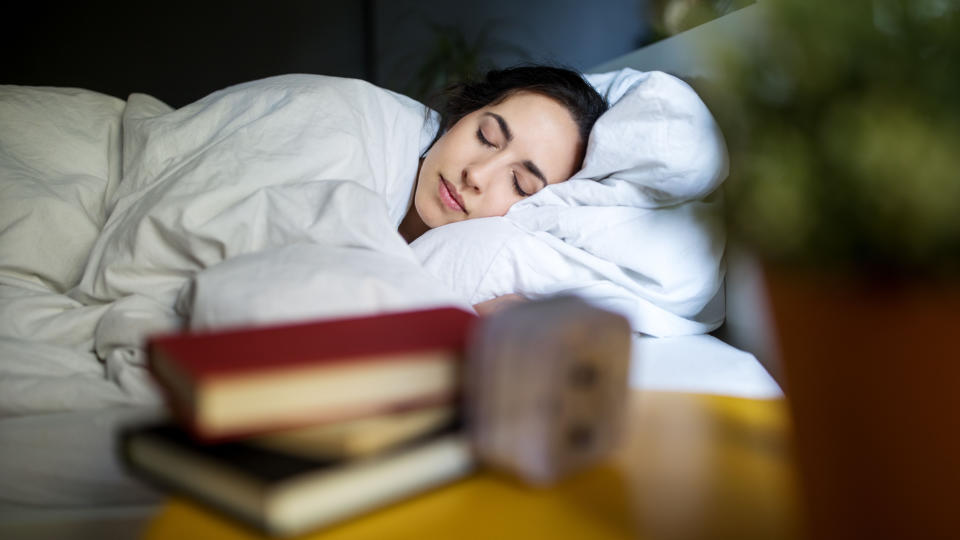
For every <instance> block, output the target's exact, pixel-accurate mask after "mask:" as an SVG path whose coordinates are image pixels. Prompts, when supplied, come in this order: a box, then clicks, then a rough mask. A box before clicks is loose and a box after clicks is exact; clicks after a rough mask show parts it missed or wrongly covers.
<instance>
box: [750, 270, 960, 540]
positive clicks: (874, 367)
mask: <svg viewBox="0 0 960 540" xmlns="http://www.w3.org/2000/svg"><path fill="white" fill-rule="evenodd" d="M765 273H766V281H767V284H768V291H769V294H770V301H771V306H772V311H773V316H774V319H775V325H776V329H777V334H778V336H777V337H778V342H779V350H780V360H781V362H782V368H783V374H784V384H785V392H786V394H787V397H788V400H789V403H790V407H791V414H792V416H793V421H794V424H795V430H796V444H797V455H798V459H799V465H800V472H801V475H802V483H803V487H804V493H805V503H806V507H807V513H808V518H809V519H808V525H809V527H808V532H809V533H810V537H811V538H817V539H827V538H844V539H846V538H871V539H876V538H948V537H949V538H960V279H956V280H954V281H953V282H950V283H942V282H941V283H929V282H922V281H919V280H918V281H906V280H897V281H893V280H881V279H876V278H873V279H870V280H866V281H861V280H857V279H854V278H850V277H847V278H841V277H834V276H829V275H825V274H816V273H809V272H808V273H801V272H791V271H788V270H785V269H782V268H772V267H767V268H766V272H765Z"/></svg>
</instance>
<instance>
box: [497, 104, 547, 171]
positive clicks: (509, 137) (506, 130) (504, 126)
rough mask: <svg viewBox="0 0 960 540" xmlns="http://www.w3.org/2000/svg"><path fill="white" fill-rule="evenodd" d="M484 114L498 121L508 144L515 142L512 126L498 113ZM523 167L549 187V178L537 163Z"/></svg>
mask: <svg viewBox="0 0 960 540" xmlns="http://www.w3.org/2000/svg"><path fill="white" fill-rule="evenodd" d="M483 114H484V116H489V117H491V118H493V119H494V120H496V121H497V125H498V126H500V131H502V132H503V137H504V138H505V139H507V142H508V143H509V142H510V141H512V140H513V133H512V132H511V131H510V126H508V125H507V121H506V120H504V119H503V117H502V116H500V115H499V114H497V113H492V112H489V111H487V112H485V113H483ZM523 166H524V167H526V169H527V170H528V171H530V172H531V173H532V174H533V175H534V176H536V177H537V179H539V180H540V181H541V182H542V183H543V185H544V186H546V185H547V177H546V176H544V175H543V171H541V170H540V167H537V164H536V163H534V162H532V161H530V160H529V159H528V160H526V161H524V162H523Z"/></svg>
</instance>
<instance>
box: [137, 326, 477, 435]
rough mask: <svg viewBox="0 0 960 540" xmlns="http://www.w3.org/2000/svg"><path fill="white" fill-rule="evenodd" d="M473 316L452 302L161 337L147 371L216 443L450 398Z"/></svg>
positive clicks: (185, 419)
mask: <svg viewBox="0 0 960 540" xmlns="http://www.w3.org/2000/svg"><path fill="white" fill-rule="evenodd" d="M476 319H477V317H476V315H474V314H472V313H468V312H466V311H462V310H459V309H455V308H438V309H429V310H421V311H409V312H400V313H390V314H385V315H376V316H369V317H356V318H349V319H334V320H324V321H316V322H308V323H300V324H289V325H282V326H268V327H255V328H240V329H232V330H225V331H214V332H205V333H192V334H191V333H187V334H172V335H166V336H159V337H155V338H153V339H151V340H150V341H149V342H148V354H149V365H150V369H151V370H152V372H153V373H154V375H155V376H156V378H157V379H158V381H159V382H160V384H161V386H162V387H163V388H164V390H165V391H166V393H167V397H168V401H169V402H170V405H171V408H172V409H173V411H174V413H175V414H176V416H177V417H178V418H179V419H180V420H181V421H182V423H184V424H185V425H186V426H187V427H188V428H189V429H190V430H191V431H192V432H193V433H194V435H195V436H197V437H199V438H201V439H204V440H208V441H212V440H221V439H229V438H237V437H241V436H249V435H254V434H259V433H264V432H270V431H279V430H284V429H291V428H296V427H302V426H307V425H316V424H322V423H327V422H338V421H343V420H348V419H352V418H361V417H366V416H372V415H378V414H384V413H388V412H397V411H404V410H412V409H419V408H424V407H430V406H436V405H442V404H446V403H449V402H450V401H451V400H452V399H453V397H454V396H455V395H456V393H457V390H458V388H459V386H460V385H459V383H460V381H459V377H460V367H461V360H462V357H463V353H464V349H465V346H466V342H467V339H468V334H469V332H470V330H471V328H472V326H473V324H474V322H475V321H476Z"/></svg>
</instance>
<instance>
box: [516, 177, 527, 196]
mask: <svg viewBox="0 0 960 540" xmlns="http://www.w3.org/2000/svg"><path fill="white" fill-rule="evenodd" d="M513 189H515V190H516V191H517V195H519V196H521V197H529V196H530V194H529V193H527V192H526V191H524V190H523V188H521V187H520V182H519V181H518V180H517V173H513Z"/></svg>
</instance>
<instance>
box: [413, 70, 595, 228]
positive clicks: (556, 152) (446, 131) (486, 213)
mask: <svg viewBox="0 0 960 540" xmlns="http://www.w3.org/2000/svg"><path fill="white" fill-rule="evenodd" d="M446 98H447V99H446V102H445V103H444V104H443V105H441V106H440V107H439V109H440V112H441V123H440V126H441V127H440V131H439V132H438V135H437V138H436V139H435V140H434V143H433V144H432V145H431V147H430V149H429V150H428V151H427V153H426V155H425V156H424V157H423V158H422V159H421V160H420V167H419V170H418V172H417V181H416V187H415V188H414V190H415V191H414V197H413V202H412V204H411V206H410V208H409V210H408V211H407V214H406V216H405V217H404V219H403V221H402V222H401V223H400V227H399V231H400V234H401V235H402V236H403V237H404V239H406V240H407V242H412V241H413V240H415V239H416V238H418V237H419V236H420V235H421V234H423V233H424V232H426V231H427V230H428V229H431V228H434V227H439V226H440V225H445V224H447V223H453V222H455V221H462V220H465V219H472V218H478V217H490V216H502V215H504V214H506V213H507V210H509V208H510V206H511V205H512V204H513V203H515V202H517V201H519V200H521V199H523V198H525V197H529V196H530V195H533V194H534V193H536V192H538V191H540V190H541V189H543V188H544V187H546V186H548V185H550V184H555V183H558V182H563V181H564V180H566V179H567V178H569V177H570V176H572V175H573V174H574V173H575V172H576V171H577V170H579V168H580V165H581V163H582V162H583V156H584V153H585V152H586V147H587V138H588V137H589V135H590V129H591V128H592V127H593V124H594V122H596V120H597V118H599V117H600V115H601V114H602V113H603V112H604V111H605V110H606V108H607V104H606V102H605V101H604V100H603V98H602V97H601V96H600V94H598V93H597V91H596V90H594V89H593V87H592V86H590V85H589V84H588V83H587V82H586V81H584V80H583V77H581V76H580V75H579V74H578V73H576V72H574V71H570V70H567V69H561V68H554V67H547V66H524V67H517V68H511V69H505V70H494V71H490V72H488V73H487V74H486V76H485V77H484V78H483V79H482V80H480V81H478V82H468V83H462V84H458V85H455V86H453V87H451V88H450V89H449V90H448V91H447V93H446Z"/></svg>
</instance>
